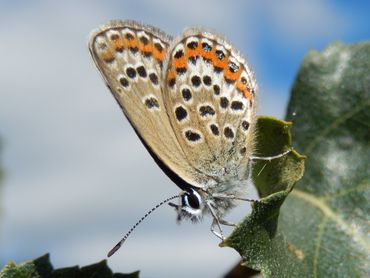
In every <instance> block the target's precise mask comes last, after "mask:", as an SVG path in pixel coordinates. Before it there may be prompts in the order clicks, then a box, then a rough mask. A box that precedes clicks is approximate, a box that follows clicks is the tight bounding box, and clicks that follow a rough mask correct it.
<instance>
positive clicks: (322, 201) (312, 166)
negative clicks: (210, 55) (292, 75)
mask: <svg viewBox="0 0 370 278" xmlns="http://www.w3.org/2000/svg"><path fill="white" fill-rule="evenodd" d="M369 73H370V42H364V43H358V44H354V45H343V44H341V43H335V44H333V45H331V46H329V47H328V48H327V49H325V50H324V51H323V52H322V53H318V52H316V51H311V52H309V53H308V55H307V56H306V57H305V59H304V61H303V63H302V65H301V69H300V71H299V73H298V76H297V78H296V81H295V83H294V86H293V89H292V95H291V99H290V103H289V107H288V112H287V115H288V116H287V119H288V120H290V121H292V122H294V125H293V127H292V134H293V139H294V147H295V148H296V149H297V150H299V151H300V152H302V153H304V154H306V155H307V157H308V158H307V160H306V165H305V168H306V170H305V175H304V177H303V178H302V180H301V181H299V182H298V184H297V185H296V186H295V188H294V190H293V191H292V192H291V193H290V194H289V196H288V197H287V198H286V200H285V202H284V204H283V205H282V206H281V209H280V217H279V222H278V225H277V230H276V233H275V235H274V236H273V237H271V234H270V233H268V232H266V230H268V229H267V228H264V227H263V225H262V224H261V221H262V219H261V218H258V211H257V209H256V208H255V206H254V208H253V211H252V214H251V216H249V217H247V218H246V219H245V220H244V221H243V222H242V223H241V224H239V226H238V227H237V228H236V229H235V230H234V232H233V233H232V235H231V236H230V237H229V238H228V239H227V240H226V241H225V243H224V245H228V246H231V247H234V248H235V249H236V250H237V251H238V252H239V253H240V254H241V255H242V257H243V264H244V265H246V266H248V267H251V268H254V269H257V270H260V271H261V272H262V274H263V275H264V276H265V277H365V276H369V275H370V264H369V262H370V240H369V233H370V167H369V165H370V163H369V161H370V144H369V143H370V109H369V108H370V74H369ZM272 175H274V174H272ZM257 181H258V180H257ZM272 186H273V187H274V188H275V187H279V186H277V185H275V184H272ZM257 187H258V188H259V192H261V193H263V194H268V190H266V187H267V186H266V185H262V184H261V182H260V181H258V183H257ZM273 191H274V190H273ZM279 193H280V192H278V193H273V194H272V195H270V196H268V197H265V198H263V199H262V200H264V201H265V200H266V199H267V200H269V199H270V198H273V199H278V197H277V196H276V194H279ZM282 194H283V193H282ZM263 196H265V195H263ZM282 200H283V197H281V198H280V201H282ZM276 203H277V204H278V203H279V200H278V201H276ZM257 204H258V203H257ZM276 212H279V211H278V210H277V209H276V207H275V208H274V209H272V211H271V213H270V214H269V213H265V217H266V221H267V222H268V221H269V220H268V217H269V216H270V217H271V215H273V214H274V213H276ZM270 229H271V228H270ZM252 237H253V238H252Z"/></svg>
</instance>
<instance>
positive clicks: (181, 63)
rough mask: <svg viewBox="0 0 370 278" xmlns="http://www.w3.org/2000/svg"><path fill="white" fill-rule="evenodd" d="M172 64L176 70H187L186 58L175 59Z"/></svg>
mask: <svg viewBox="0 0 370 278" xmlns="http://www.w3.org/2000/svg"><path fill="white" fill-rule="evenodd" d="M172 64H173V65H174V66H175V68H177V69H178V68H186V57H185V56H181V57H180V58H177V59H176V58H174V59H173V61H172Z"/></svg>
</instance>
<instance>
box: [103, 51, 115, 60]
mask: <svg viewBox="0 0 370 278" xmlns="http://www.w3.org/2000/svg"><path fill="white" fill-rule="evenodd" d="M100 56H101V58H102V59H103V60H104V61H105V62H107V63H110V62H112V61H113V60H114V55H113V53H112V51H110V50H107V51H104V52H103V53H102V54H101V55H100Z"/></svg>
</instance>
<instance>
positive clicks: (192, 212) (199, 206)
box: [169, 188, 205, 222]
mask: <svg viewBox="0 0 370 278" xmlns="http://www.w3.org/2000/svg"><path fill="white" fill-rule="evenodd" d="M169 205H170V206H172V207H174V208H175V209H176V211H177V213H178V215H177V221H181V220H182V219H183V218H188V219H190V220H192V221H193V222H198V221H200V220H201V218H202V215H203V210H204V208H205V204H204V196H203V197H202V192H198V191H197V190H195V189H193V188H189V189H187V190H186V191H184V192H182V193H181V194H180V198H179V204H174V203H169Z"/></svg>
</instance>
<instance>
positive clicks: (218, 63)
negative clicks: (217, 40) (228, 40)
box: [212, 50, 229, 69]
mask: <svg viewBox="0 0 370 278" xmlns="http://www.w3.org/2000/svg"><path fill="white" fill-rule="evenodd" d="M212 62H213V66H214V67H217V68H221V69H225V68H226V67H227V65H228V64H229V57H228V56H226V55H225V57H224V59H223V60H220V59H219V58H218V57H217V55H216V50H215V51H214V52H213V53H212Z"/></svg>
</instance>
